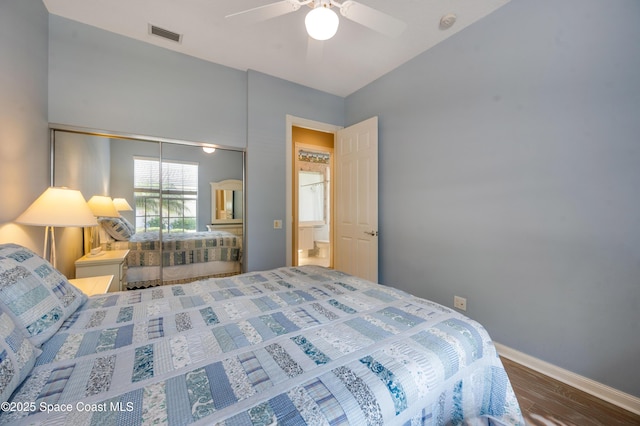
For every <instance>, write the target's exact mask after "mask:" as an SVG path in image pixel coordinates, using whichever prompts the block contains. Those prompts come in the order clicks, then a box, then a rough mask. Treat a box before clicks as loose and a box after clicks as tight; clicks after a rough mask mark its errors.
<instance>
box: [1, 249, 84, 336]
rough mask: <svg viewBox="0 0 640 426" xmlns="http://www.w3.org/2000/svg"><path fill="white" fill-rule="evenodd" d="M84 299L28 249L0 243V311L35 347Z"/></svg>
mask: <svg viewBox="0 0 640 426" xmlns="http://www.w3.org/2000/svg"><path fill="white" fill-rule="evenodd" d="M86 300H87V296H86V295H85V294H84V293H82V292H81V291H80V290H78V289H77V288H75V287H74V286H73V285H71V284H70V283H69V281H68V280H67V278H66V277H65V276H64V275H62V274H61V273H60V272H58V271H57V270H55V269H54V268H53V266H51V264H50V263H49V262H47V261H46V260H44V259H42V258H41V257H40V256H38V255H37V254H35V253H34V252H32V251H31V250H29V249H27V248H25V247H21V246H19V245H17V244H0V311H2V312H4V313H7V314H9V316H11V318H12V319H13V322H15V323H16V325H18V327H20V328H21V329H22V330H23V332H24V334H25V335H26V336H27V337H28V338H29V340H30V341H31V343H33V344H34V345H35V346H38V347H39V346H40V345H41V344H42V343H44V342H46V341H47V340H48V339H49V338H50V337H51V336H52V335H53V334H54V333H55V332H56V331H58V329H59V328H60V326H61V325H62V323H63V322H64V320H65V319H67V318H68V317H69V316H70V315H71V314H72V313H73V312H75V311H76V309H78V308H79V307H80V306H81V305H82V304H83V303H84V302H85V301H86Z"/></svg>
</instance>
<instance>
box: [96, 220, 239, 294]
mask: <svg viewBox="0 0 640 426" xmlns="http://www.w3.org/2000/svg"><path fill="white" fill-rule="evenodd" d="M99 221H100V224H101V227H102V229H104V231H105V234H103V236H104V237H107V238H104V237H103V239H102V241H104V240H105V239H106V240H107V241H105V242H103V243H102V244H101V246H102V248H103V249H104V250H129V254H128V255H127V268H128V269H127V288H128V289H136V288H146V287H153V286H157V285H161V284H177V283H184V282H189V281H193V280H194V279H197V278H203V277H220V276H229V275H234V274H238V273H240V272H241V271H242V237H239V236H237V235H235V234H232V233H230V232H226V231H204V232H163V233H162V252H160V243H159V241H160V239H159V232H157V231H149V232H137V233H136V232H135V229H134V228H133V226H131V225H130V224H128V222H127V221H126V219H124V218H101V219H100V220H99ZM160 265H162V276H161V275H160V267H159V266H160Z"/></svg>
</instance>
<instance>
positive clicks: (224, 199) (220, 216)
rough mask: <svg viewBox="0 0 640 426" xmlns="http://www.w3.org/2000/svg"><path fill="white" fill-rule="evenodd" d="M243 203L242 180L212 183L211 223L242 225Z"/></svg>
mask: <svg viewBox="0 0 640 426" xmlns="http://www.w3.org/2000/svg"><path fill="white" fill-rule="evenodd" d="M243 203H244V197H243V194H242V181H241V180H239V179H227V180H223V181H220V182H211V223H214V224H216V223H217V224H223V223H242V217H243Z"/></svg>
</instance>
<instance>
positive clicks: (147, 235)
mask: <svg viewBox="0 0 640 426" xmlns="http://www.w3.org/2000/svg"><path fill="white" fill-rule="evenodd" d="M52 133H53V136H52V170H53V172H52V185H53V186H64V187H68V188H72V189H78V190H80V191H81V192H82V194H83V196H84V197H85V199H86V200H87V201H88V202H89V205H90V207H91V208H92V210H93V212H94V214H95V215H96V217H97V219H98V222H99V226H97V227H94V228H89V229H84V230H83V231H84V232H80V233H79V234H78V233H74V232H72V231H67V230H65V237H64V238H63V241H64V243H63V244H64V247H62V246H60V244H59V246H60V247H59V251H64V252H65V253H66V254H67V256H66V259H65V262H64V263H65V264H64V265H61V270H62V271H63V273H65V274H66V275H67V276H68V277H70V278H73V277H78V276H82V277H86V276H91V275H92V274H93V275H96V274H102V273H104V272H105V271H106V272H110V271H111V270H114V269H108V268H106V265H108V264H112V266H114V265H115V270H117V268H118V267H120V268H121V269H123V270H122V271H121V272H117V273H119V274H120V275H121V276H119V277H116V279H120V280H121V281H122V283H121V285H120V288H122V289H123V290H124V289H134V288H145V287H151V286H156V285H166V284H179V283H185V282H189V281H193V280H194V279H198V278H203V277H212V276H215V277H218V276H227V275H233V274H237V273H240V272H242V270H243V269H242V253H243V246H244V244H243V242H244V241H243V238H244V232H243V229H244V224H243V220H242V212H243V210H244V208H243V205H244V196H243V194H244V192H243V186H244V185H243V182H244V152H243V151H238V150H230V149H221V148H216V149H212V148H213V147H210V146H203V144H198V143H189V142H181V141H167V140H164V139H163V140H153V139H151V138H144V137H137V136H122V135H116V134H113V135H105V134H96V133H91V132H84V131H75V130H74V131H70V130H68V129H55V130H53V131H52ZM203 148H204V149H203ZM229 181H231V182H235V183H236V184H237V185H238V188H237V189H236V192H235V196H234V193H233V192H232V193H231V195H232V196H233V198H232V199H231V200H230V202H235V204H236V205H235V211H236V212H239V213H236V214H237V215H239V216H238V217H234V218H230V219H233V220H231V222H232V225H233V226H231V227H226V228H225V227H224V226H220V225H224V223H220V221H217V222H218V223H215V221H214V218H215V217H216V216H215V205H216V202H215V201H216V200H215V199H214V197H215V192H214V191H212V188H213V187H214V186H215V185H216V184H217V183H218V182H229ZM105 203H106V204H107V206H106V207H105ZM222 222H224V221H222ZM63 257H64V256H63Z"/></svg>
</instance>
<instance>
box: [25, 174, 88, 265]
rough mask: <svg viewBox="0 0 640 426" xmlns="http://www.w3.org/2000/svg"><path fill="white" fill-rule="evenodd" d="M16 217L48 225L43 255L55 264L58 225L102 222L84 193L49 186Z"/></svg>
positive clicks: (30, 222)
mask: <svg viewBox="0 0 640 426" xmlns="http://www.w3.org/2000/svg"><path fill="white" fill-rule="evenodd" d="M15 221H16V223H20V224H22V225H31V226H44V227H45V230H44V232H45V234H44V248H43V250H42V256H43V257H44V258H45V259H47V260H48V261H49V262H51V264H52V265H53V267H54V268H55V267H56V266H57V265H56V239H55V232H54V228H55V227H56V226H57V227H70V226H74V227H83V226H96V225H97V224H98V222H96V218H95V217H94V215H93V213H91V209H89V206H88V205H87V202H86V201H85V199H84V197H83V196H82V193H81V192H80V191H78V190H75V189H69V188H64V187H49V188H47V189H46V190H45V191H44V192H43V193H42V194H41V195H40V196H39V197H38V198H37V199H36V200H35V201H34V202H33V203H32V204H31V205H30V206H29V207H28V208H27V209H26V210H25V211H24V213H22V214H21V215H20V216H18V218H17V219H16V220H15ZM49 235H51V243H50V244H49Z"/></svg>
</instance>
